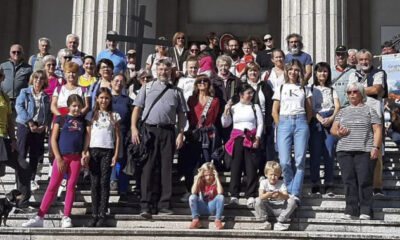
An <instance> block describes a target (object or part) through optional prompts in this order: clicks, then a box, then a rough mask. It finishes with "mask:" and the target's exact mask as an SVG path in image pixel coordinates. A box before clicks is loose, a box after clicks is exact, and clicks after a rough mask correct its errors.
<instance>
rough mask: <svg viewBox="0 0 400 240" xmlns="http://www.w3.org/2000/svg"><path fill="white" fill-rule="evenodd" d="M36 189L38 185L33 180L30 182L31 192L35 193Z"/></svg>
mask: <svg viewBox="0 0 400 240" xmlns="http://www.w3.org/2000/svg"><path fill="white" fill-rule="evenodd" d="M38 189H39V184H38V183H37V182H36V181H35V180H32V181H31V191H36V190H38Z"/></svg>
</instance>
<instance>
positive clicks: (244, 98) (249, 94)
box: [240, 88, 254, 103]
mask: <svg viewBox="0 0 400 240" xmlns="http://www.w3.org/2000/svg"><path fill="white" fill-rule="evenodd" d="M253 96H254V90H253V89H250V88H249V89H247V90H246V91H244V92H243V94H240V100H241V102H243V103H250V102H251V100H252V99H253Z"/></svg>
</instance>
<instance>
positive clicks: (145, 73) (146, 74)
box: [128, 69, 153, 100]
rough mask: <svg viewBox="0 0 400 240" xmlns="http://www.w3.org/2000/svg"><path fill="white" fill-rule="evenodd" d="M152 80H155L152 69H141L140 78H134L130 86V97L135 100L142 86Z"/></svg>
mask: <svg viewBox="0 0 400 240" xmlns="http://www.w3.org/2000/svg"><path fill="white" fill-rule="evenodd" d="M151 81H153V75H151V71H150V70H148V69H140V71H139V73H138V78H137V79H136V78H135V79H133V81H132V84H131V85H130V86H129V88H128V94H129V97H130V98H131V99H132V100H135V98H136V96H137V95H138V93H139V90H140V88H141V87H142V86H144V85H146V83H148V82H151Z"/></svg>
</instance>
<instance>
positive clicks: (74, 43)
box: [67, 37, 79, 53]
mask: <svg viewBox="0 0 400 240" xmlns="http://www.w3.org/2000/svg"><path fill="white" fill-rule="evenodd" d="M78 46H79V41H78V39H77V38H73V37H70V38H69V39H68V41H67V48H68V49H69V50H71V51H72V53H75V52H76V51H78Z"/></svg>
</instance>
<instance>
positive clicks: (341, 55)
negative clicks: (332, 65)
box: [336, 52, 347, 66]
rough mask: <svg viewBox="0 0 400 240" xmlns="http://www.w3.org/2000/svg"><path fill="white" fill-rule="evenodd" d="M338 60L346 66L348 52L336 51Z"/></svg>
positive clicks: (341, 64)
mask: <svg viewBox="0 0 400 240" xmlns="http://www.w3.org/2000/svg"><path fill="white" fill-rule="evenodd" d="M336 62H337V64H338V65H339V66H346V64H347V53H345V52H343V53H339V52H338V53H336Z"/></svg>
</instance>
